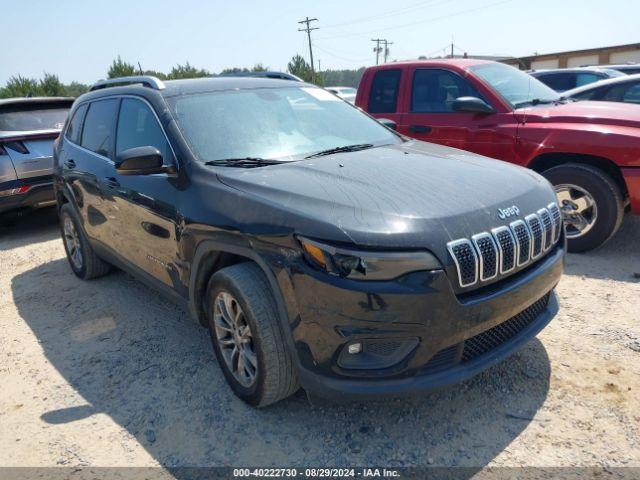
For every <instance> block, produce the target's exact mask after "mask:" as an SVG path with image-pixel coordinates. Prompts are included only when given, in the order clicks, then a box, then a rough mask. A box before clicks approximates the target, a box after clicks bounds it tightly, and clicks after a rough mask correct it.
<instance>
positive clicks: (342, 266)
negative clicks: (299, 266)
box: [298, 237, 442, 280]
mask: <svg viewBox="0 0 640 480" xmlns="http://www.w3.org/2000/svg"><path fill="white" fill-rule="evenodd" d="M298 240H299V241H300V244H301V245H302V250H303V252H304V256H305V258H306V259H307V261H308V262H309V263H311V265H313V266H314V267H316V268H318V269H319V270H322V271H324V272H327V273H329V274H331V275H336V276H340V277H346V278H352V279H354V280H391V279H394V278H397V277H399V276H401V275H404V274H406V273H410V272H418V271H423V270H436V269H440V268H442V265H440V262H439V261H438V259H437V258H436V257H435V256H434V255H433V254H431V253H429V252H425V251H415V252H380V251H378V252H376V251H368V250H348V249H344V248H339V247H334V246H332V245H327V244H324V243H320V242H316V241H315V240H309V239H308V238H304V237H298Z"/></svg>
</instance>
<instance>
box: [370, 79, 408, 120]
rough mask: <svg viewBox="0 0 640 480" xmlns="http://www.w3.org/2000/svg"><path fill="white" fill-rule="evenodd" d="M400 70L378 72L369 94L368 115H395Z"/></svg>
mask: <svg viewBox="0 0 640 480" xmlns="http://www.w3.org/2000/svg"><path fill="white" fill-rule="evenodd" d="M401 74H402V71H401V70H400V69H392V70H379V71H377V72H376V74H375V76H374V77H373V82H372V84H371V92H370V93H369V113H395V112H396V110H397V107H398V90H399V87H400V76H401Z"/></svg>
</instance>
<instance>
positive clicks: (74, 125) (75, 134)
mask: <svg viewBox="0 0 640 480" xmlns="http://www.w3.org/2000/svg"><path fill="white" fill-rule="evenodd" d="M86 111H87V104H86V103H85V104H84V105H80V106H79V107H78V108H77V109H76V111H75V113H74V114H73V118H72V119H71V120H70V121H69V125H68V126H67V131H66V133H65V136H66V137H67V139H68V140H69V141H71V142H73V143H78V144H79V143H80V133H82V120H83V119H84V114H85V112H86Z"/></svg>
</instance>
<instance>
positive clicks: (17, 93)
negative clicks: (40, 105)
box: [0, 75, 39, 98]
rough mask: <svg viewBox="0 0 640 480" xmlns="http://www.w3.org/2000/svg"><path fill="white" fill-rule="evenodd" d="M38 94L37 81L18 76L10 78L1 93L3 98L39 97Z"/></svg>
mask: <svg viewBox="0 0 640 480" xmlns="http://www.w3.org/2000/svg"><path fill="white" fill-rule="evenodd" d="M38 93H39V90H38V81H37V80H35V79H33V78H27V77H23V76H22V75H17V76H13V77H11V78H9V80H8V81H7V84H6V85H5V87H4V88H3V89H2V92H0V96H2V97H3V98H9V97H30V96H34V95H38Z"/></svg>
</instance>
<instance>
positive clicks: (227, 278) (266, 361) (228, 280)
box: [206, 262, 299, 407]
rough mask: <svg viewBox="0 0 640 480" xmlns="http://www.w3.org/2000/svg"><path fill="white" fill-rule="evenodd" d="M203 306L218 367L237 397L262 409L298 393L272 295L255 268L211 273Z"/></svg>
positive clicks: (241, 266)
mask: <svg viewBox="0 0 640 480" xmlns="http://www.w3.org/2000/svg"><path fill="white" fill-rule="evenodd" d="M206 302H207V305H206V310H207V318H208V321H209V331H210V334H211V340H212V342H213V349H214V351H215V353H216V357H217V359H218V364H219V365H220V368H221V369H222V373H223V374H224V376H225V378H226V380H227V382H228V383H229V385H230V386H231V389H232V390H233V392H234V393H235V394H236V395H237V396H238V397H240V398H241V399H242V400H244V401H245V402H247V403H249V404H250V405H254V406H258V407H263V406H266V405H269V404H272V403H275V402H277V401H278V400H281V399H283V398H286V397H288V396H289V395H291V394H293V393H294V392H295V391H296V390H298V388H299V387H298V380H297V375H296V371H295V366H294V363H293V359H292V357H291V353H290V351H289V349H288V347H287V344H286V341H285V338H284V334H283V332H282V327H281V324H280V319H279V314H278V309H277V307H276V302H275V299H274V297H273V292H272V291H271V287H270V285H269V283H268V281H267V279H266V277H265V275H264V273H263V272H262V270H260V268H259V267H258V266H257V265H256V264H254V263H250V262H247V263H240V264H238V265H232V266H230V267H226V268H223V269H221V270H219V271H218V272H216V273H215V274H214V275H213V276H212V277H211V280H210V281H209V285H208V287H207V295H206Z"/></svg>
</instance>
